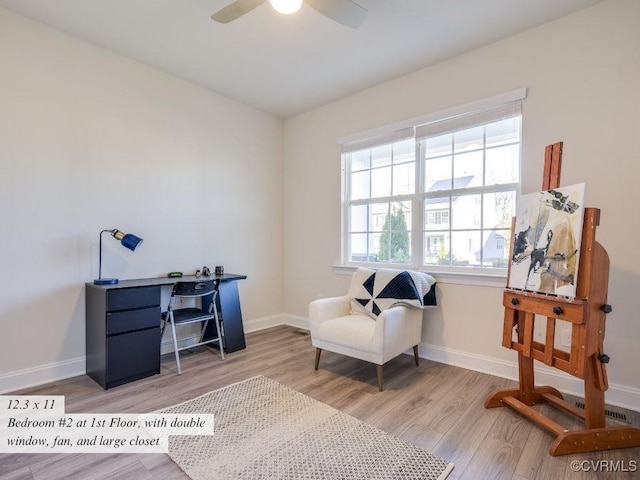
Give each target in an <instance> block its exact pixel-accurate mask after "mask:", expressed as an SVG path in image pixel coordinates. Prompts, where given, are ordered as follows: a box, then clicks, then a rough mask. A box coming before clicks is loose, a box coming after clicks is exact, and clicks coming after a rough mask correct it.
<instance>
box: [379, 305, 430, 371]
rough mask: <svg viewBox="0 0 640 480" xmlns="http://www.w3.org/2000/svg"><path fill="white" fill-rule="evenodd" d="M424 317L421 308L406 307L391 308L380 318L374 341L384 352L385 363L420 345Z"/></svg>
mask: <svg viewBox="0 0 640 480" xmlns="http://www.w3.org/2000/svg"><path fill="white" fill-rule="evenodd" d="M422 317H423V310H422V309H421V308H413V307H406V306H396V307H392V308H389V309H387V310H384V311H383V312H382V313H381V314H380V315H379V316H378V320H376V329H375V332H374V338H373V341H374V342H375V343H376V345H377V346H378V348H379V349H380V351H381V352H383V353H382V355H383V359H384V360H383V361H384V362H386V361H387V360H389V359H391V358H393V357H395V356H397V355H399V354H400V353H402V352H404V351H405V350H407V349H409V348H411V347H413V346H414V345H417V344H418V343H420V340H421V336H422Z"/></svg>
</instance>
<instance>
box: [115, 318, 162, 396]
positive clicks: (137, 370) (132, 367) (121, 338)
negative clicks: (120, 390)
mask: <svg viewBox="0 0 640 480" xmlns="http://www.w3.org/2000/svg"><path fill="white" fill-rule="evenodd" d="M156 373H160V327H158V328H150V329H147V330H140V331H139V332H134V333H125V334H124V335H115V336H113V337H109V338H107V379H106V383H107V388H109V387H110V386H116V385H120V384H122V383H125V380H127V379H131V378H142V377H143V376H148V375H153V374H156Z"/></svg>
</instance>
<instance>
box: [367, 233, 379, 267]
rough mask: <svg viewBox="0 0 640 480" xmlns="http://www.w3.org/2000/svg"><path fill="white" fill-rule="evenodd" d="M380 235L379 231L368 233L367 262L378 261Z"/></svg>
mask: <svg viewBox="0 0 640 480" xmlns="http://www.w3.org/2000/svg"><path fill="white" fill-rule="evenodd" d="M380 236H381V234H380V233H372V234H370V235H369V260H368V261H369V262H379V261H380V258H379V253H380Z"/></svg>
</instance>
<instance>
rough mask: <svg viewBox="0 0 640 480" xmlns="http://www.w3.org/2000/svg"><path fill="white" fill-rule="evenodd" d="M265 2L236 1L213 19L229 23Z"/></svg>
mask: <svg viewBox="0 0 640 480" xmlns="http://www.w3.org/2000/svg"><path fill="white" fill-rule="evenodd" d="M265 1H266V0H236V1H235V2H233V3H231V4H229V5H227V6H226V7H224V8H223V9H221V10H219V11H217V12H216V13H214V14H213V15H211V18H212V19H214V20H215V21H216V22H219V23H229V22H231V21H232V20H235V19H236V18H238V17H241V16H242V15H244V14H245V13H248V12H250V11H251V10H253V9H254V8H256V7H257V6H258V5H260V4H261V3H264V2H265Z"/></svg>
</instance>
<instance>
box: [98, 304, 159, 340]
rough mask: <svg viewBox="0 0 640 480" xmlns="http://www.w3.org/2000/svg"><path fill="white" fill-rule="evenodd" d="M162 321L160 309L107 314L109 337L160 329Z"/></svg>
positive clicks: (153, 308) (142, 309) (152, 308)
mask: <svg viewBox="0 0 640 480" xmlns="http://www.w3.org/2000/svg"><path fill="white" fill-rule="evenodd" d="M160 320H161V317H160V307H150V308H141V309H138V310H128V311H125V312H114V313H107V335H114V334H116V333H124V332H131V331H134V330H142V329H144V328H151V327H158V326H159V325H160Z"/></svg>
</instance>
